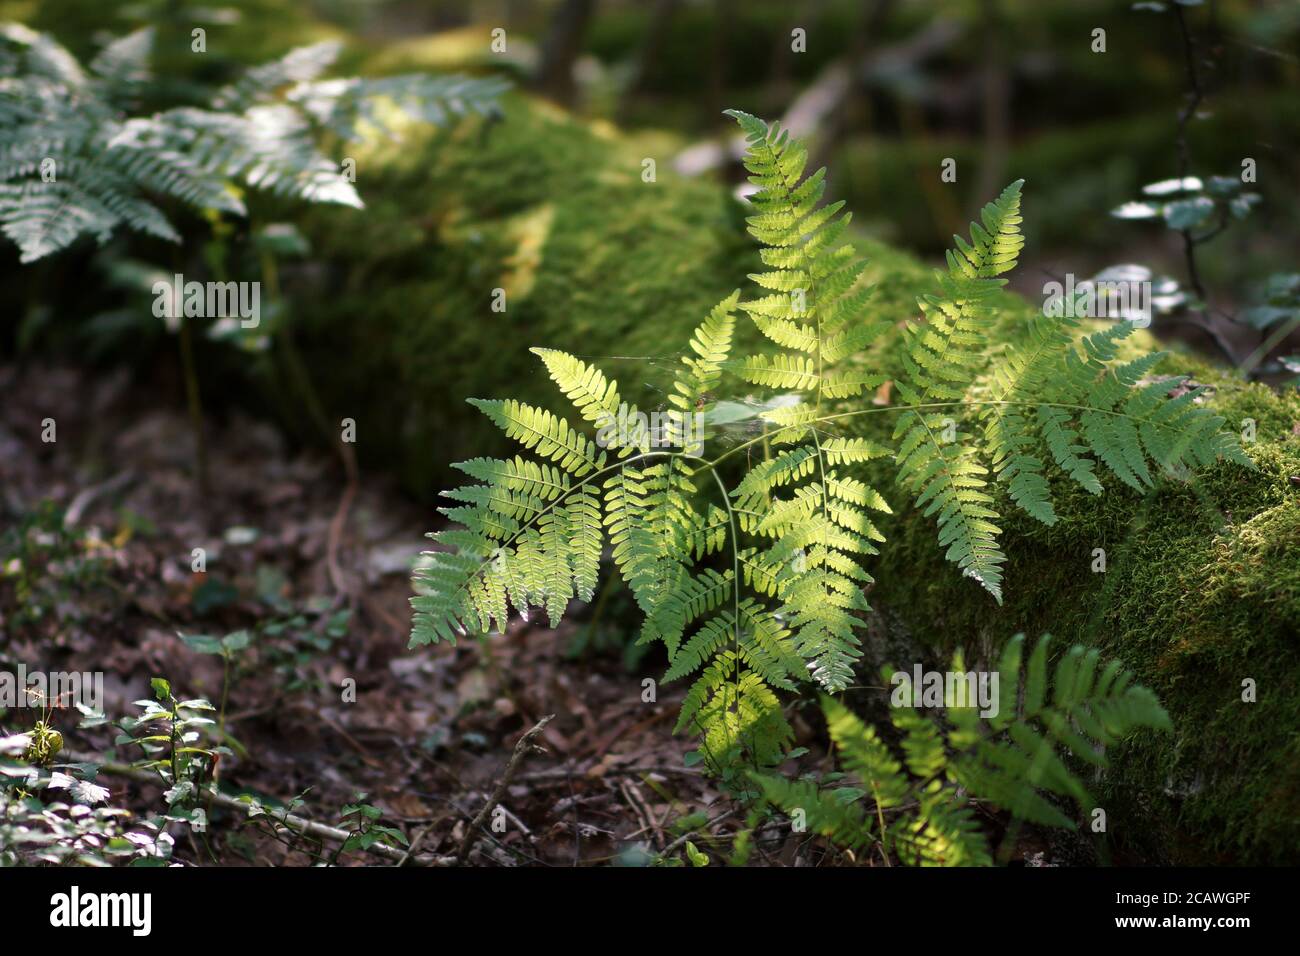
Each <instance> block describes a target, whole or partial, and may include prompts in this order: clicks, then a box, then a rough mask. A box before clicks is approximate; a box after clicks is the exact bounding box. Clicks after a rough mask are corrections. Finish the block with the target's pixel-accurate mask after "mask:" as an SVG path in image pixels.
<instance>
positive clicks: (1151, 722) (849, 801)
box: [755, 634, 1170, 866]
mask: <svg viewBox="0 0 1300 956" xmlns="http://www.w3.org/2000/svg"><path fill="white" fill-rule="evenodd" d="M1050 641H1051V638H1050V637H1047V636H1044V637H1043V638H1042V639H1041V640H1039V641H1038V643H1037V644H1036V645H1035V646H1034V649H1033V651H1032V653H1031V654H1030V655H1029V660H1028V662H1027V663H1026V665H1025V668H1024V682H1023V684H1022V683H1021V680H1020V677H1021V655H1022V654H1023V651H1024V635H1022V634H1017V635H1016V636H1015V637H1014V638H1012V639H1011V641H1009V642H1008V643H1007V645H1006V647H1005V648H1004V649H1003V652H1002V657H1001V660H1000V661H999V663H998V670H997V673H998V674H999V675H1000V677H1001V680H1000V682H999V686H998V696H999V706H998V707H997V709H996V711H995V712H994V713H992V714H991V715H990V716H989V717H988V718H985V717H983V716H981V714H980V713H979V712H978V710H977V708H975V707H973V706H970V701H969V700H962V699H959V698H958V695H957V693H954V692H953V687H951V686H950V687H949V688H948V691H947V692H946V695H945V700H944V708H945V709H944V714H945V716H946V718H947V720H946V722H945V721H944V720H941V719H940V718H939V717H938V716H937V715H926V714H923V713H921V712H919V711H917V710H913V709H912V708H910V707H906V706H903V707H899V706H895V707H893V708H891V710H890V721H891V723H892V724H893V728H894V731H895V734H896V736H897V737H898V738H899V740H900V741H901V745H900V749H901V751H902V759H901V760H900V759H899V758H898V757H897V756H895V754H894V752H893V751H892V750H891V749H890V747H889V746H888V745H887V744H886V743H885V742H884V741H883V740H882V739H881V738H880V735H879V734H878V733H877V732H876V730H875V728H874V727H871V726H870V725H868V724H864V723H863V722H862V721H861V720H860V719H859V718H858V717H856V716H855V715H854V714H853V713H851V712H850V711H849V710H848V709H847V708H846V707H844V705H843V704H841V703H839V702H838V701H836V700H833V699H831V698H829V697H826V698H824V699H823V701H822V709H823V710H824V712H825V715H826V724H827V728H828V730H829V732H830V737H831V740H832V741H833V743H834V745H835V750H836V753H837V755H838V757H839V763H840V765H841V766H842V767H843V768H844V770H845V771H847V772H848V773H849V774H851V775H852V776H853V777H854V778H856V783H857V784H858V786H837V787H835V788H821V787H818V786H817V785H816V784H814V783H813V782H812V781H810V780H807V779H800V780H795V781H792V780H787V779H785V778H784V777H779V776H775V775H772V774H761V773H760V774H755V778H756V780H757V781H758V783H759V785H760V786H761V787H762V790H763V796H764V797H765V798H766V799H767V800H768V801H769V802H770V803H772V804H774V805H775V806H777V807H779V808H780V809H781V810H783V811H785V812H786V813H787V814H791V815H795V814H798V815H799V822H800V824H801V825H802V826H804V827H806V828H807V829H808V830H810V831H811V832H814V833H820V834H821V835H823V836H825V837H828V838H829V839H830V841H831V842H832V843H834V844H836V845H837V846H840V847H842V848H844V849H845V850H847V851H849V852H853V853H857V852H861V851H863V850H864V849H868V848H877V849H878V850H879V852H881V853H883V854H885V855H886V859H888V857H889V856H890V855H891V854H892V855H896V856H897V857H898V858H899V859H901V860H902V861H903V862H905V863H910V864H915V865H921V866H945V865H946V866H978V865H987V864H989V863H991V862H992V858H991V855H990V853H989V849H988V845H987V843H986V841H985V839H984V836H983V835H982V834H981V832H980V830H979V828H978V826H977V824H976V820H975V815H974V813H973V812H972V810H971V808H970V806H969V803H968V800H967V797H974V798H976V799H980V800H984V801H986V802H988V803H991V804H993V805H994V806H997V807H1001V808H1002V809H1004V810H1006V811H1008V812H1009V813H1010V814H1011V816H1012V817H1013V818H1015V819H1017V820H1028V821H1030V822H1033V823H1038V824H1041V825H1044V826H1056V827H1073V826H1074V821H1073V820H1072V819H1071V818H1070V817H1069V816H1067V815H1066V814H1065V812H1064V811H1063V810H1062V809H1061V807H1060V806H1059V805H1058V801H1057V799H1056V798H1064V799H1065V800H1070V801H1074V803H1075V804H1076V806H1077V807H1078V810H1079V811H1080V812H1081V813H1083V814H1090V813H1091V812H1092V811H1094V810H1095V809H1096V800H1095V799H1094V798H1093V796H1092V794H1091V793H1089V792H1088V789H1087V787H1085V786H1084V784H1083V783H1082V781H1080V780H1079V778H1078V777H1077V776H1076V775H1075V774H1074V773H1073V772H1071V770H1070V769H1069V767H1067V765H1066V763H1065V761H1063V760H1062V759H1061V758H1060V757H1058V756H1057V751H1058V750H1064V749H1068V750H1069V751H1070V752H1071V753H1072V754H1073V756H1074V757H1075V758H1076V759H1078V760H1080V761H1083V762H1084V763H1086V764H1089V765H1091V766H1094V767H1105V766H1106V763H1107V761H1106V753H1105V748H1106V747H1107V746H1108V745H1111V744H1113V743H1115V742H1116V741H1118V740H1120V739H1121V738H1122V737H1123V736H1124V735H1126V734H1128V733H1130V732H1131V731H1133V730H1136V729H1138V728H1144V727H1145V728H1153V729H1157V730H1168V729H1169V728H1170V722H1169V715H1168V714H1166V713H1165V711H1164V709H1163V708H1162V707H1161V706H1160V704H1159V702H1157V700H1156V698H1155V695H1154V694H1152V693H1151V692H1150V691H1149V690H1147V689H1146V688H1145V687H1140V686H1138V685H1135V684H1133V683H1132V675H1131V674H1129V673H1128V671H1126V670H1125V669H1124V668H1123V667H1122V666H1121V665H1120V664H1118V663H1116V662H1111V663H1108V664H1106V665H1105V666H1102V665H1101V655H1100V652H1099V651H1097V649H1096V648H1092V649H1085V648H1083V647H1079V646H1077V645H1076V646H1074V647H1072V648H1070V649H1069V651H1067V652H1066V653H1065V654H1063V655H1062V656H1061V657H1060V659H1059V661H1058V663H1057V665H1056V668H1055V672H1054V674H1051V675H1049V673H1048V662H1047V659H1048V645H1049V643H1050ZM952 666H953V671H954V672H955V673H962V672H964V671H965V667H964V665H963V663H962V659H961V655H960V654H958V655H957V656H956V658H955V659H954V661H953V665H952ZM882 676H883V678H884V680H885V682H886V683H887V684H888V683H890V682H891V673H890V670H889V669H888V668H886V669H885V670H884V672H883V675H882ZM898 676H900V677H903V678H904V679H903V681H902V687H901V688H900V689H901V690H902V691H904V695H903V696H904V697H906V696H907V694H908V692H910V687H909V685H908V681H907V680H906V679H905V675H898ZM895 683H897V681H895ZM959 791H960V792H959ZM886 814H888V815H889V817H890V820H889V821H887V820H886V819H885V817H886Z"/></svg>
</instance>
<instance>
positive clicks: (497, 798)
mask: <svg viewBox="0 0 1300 956" xmlns="http://www.w3.org/2000/svg"><path fill="white" fill-rule="evenodd" d="M554 719H555V715H554V714H548V715H547V716H545V717H543V718H542V719H541V720H539V721H538V722H537V724H536V725H535V726H534V727H533V729H532V730H529V731H527V732H526V733H525V734H524V735H523V736H522V737H520V738H519V742H518V743H516V744H515V752H514V753H513V754H511V756H510V763H508V764H506V772H505V773H504V774H502V776H501V780H500V781H499V782H498V783H497V786H496V789H495V790H493V791H492V796H490V797H488V801H487V803H485V804H483V809H481V810H479V812H478V815H477V816H476V817H474V820H473V822H472V823H470V825H469V828H468V829H466V831H465V839H463V840H461V842H460V849H459V850H458V851H457V853H456V860H457V862H459V863H464V862H465V859H466V858H467V857H468V856H469V851H470V850H472V849H473V848H474V841H475V839H476V838H477V836H478V831H479V828H480V827H481V826H482V825H483V821H484V820H486V819H487V818H488V814H490V813H491V812H492V808H493V807H495V806H496V805H497V804H498V803H500V802H501V798H502V797H504V796H505V793H506V788H507V787H508V786H510V778H511V777H513V776H514V775H515V769H516V768H517V767H518V766H519V764H520V762H521V761H522V760H523V759H524V756H525V755H526V754H528V753H529V751H534V752H536V753H546V751H545V750H543V749H542V748H541V747H536V746H534V745H533V740H534V738H536V737H537V735H538V734H540V733H541V732H542V731H543V730H545V729H546V725H547V724H549V723H550V722H551V721H553V720H554Z"/></svg>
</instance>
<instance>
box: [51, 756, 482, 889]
mask: <svg viewBox="0 0 1300 956" xmlns="http://www.w3.org/2000/svg"><path fill="white" fill-rule="evenodd" d="M65 753H66V752H65ZM66 756H67V758H68V762H70V763H89V764H94V765H95V766H97V767H99V771H100V772H101V773H107V774H111V775H112V776H114V777H124V778H126V779H127V780H134V781H135V782H136V783H144V784H153V785H155V786H157V785H159V784H161V783H162V781H161V780H159V779H158V777H156V776H154V775H153V774H151V773H149V772H148V771H145V770H137V769H136V768H135V767H131V766H127V765H126V764H120V763H100V762H99V761H98V760H96V759H95V758H94V757H88V756H83V755H79V754H73V753H66ZM210 796H211V798H212V802H213V803H215V804H216V805H217V806H219V807H224V808H226V809H227V810H239V811H242V812H243V813H244V814H247V813H248V809H249V805H248V804H247V803H245V802H244V801H243V800H239V799H237V798H235V797H231V796H227V795H226V794H224V793H219V792H218V793H213V794H210ZM266 816H267V819H268V820H272V821H274V822H276V823H279V824H280V825H282V826H283V827H285V828H286V829H288V830H291V831H295V832H297V833H299V834H301V835H304V836H311V837H315V838H317V839H319V840H328V841H330V842H331V843H344V842H346V841H347V839H348V838H349V837H350V836H352V834H351V833H349V832H348V831H347V830H340V829H339V828H338V827H332V826H328V825H326V824H324V823H317V822H316V821H314V820H308V819H307V818H306V817H300V816H298V815H297V814H295V813H284V814H281V815H278V816H277V815H275V814H272V813H267V815H266ZM365 850H366V851H367V852H368V853H373V854H375V855H376V856H382V857H384V858H385V859H387V860H392V861H393V862H394V863H397V864H399V865H401V864H406V865H411V864H414V865H416V866H451V865H452V864H454V863H455V862H456V859H455V858H454V857H450V856H428V857H417V858H414V859H408V857H409V854H408V852H407V851H406V850H402V849H399V848H397V847H393V846H387V845H386V844H383V843H373V844H371V845H370V846H368V847H365ZM412 850H414V845H413V846H412Z"/></svg>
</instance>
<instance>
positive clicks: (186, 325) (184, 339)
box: [180, 310, 208, 500]
mask: <svg viewBox="0 0 1300 956" xmlns="http://www.w3.org/2000/svg"><path fill="white" fill-rule="evenodd" d="M183 311H184V310H182V312H183ZM180 349H181V370H182V372H183V374H184V376H185V401H186V404H187V405H188V406H189V413H190V429H191V431H192V432H193V433H194V467H195V469H196V471H197V480H198V486H199V491H200V493H201V497H202V498H203V499H204V500H207V497H208V444H207V441H206V440H205V439H204V437H203V398H202V396H201V395H200V394H199V376H198V372H197V371H196V370H195V365H194V326H193V323H192V322H191V320H190V319H189V318H188V317H187V316H185V315H184V314H182V315H181V334H180Z"/></svg>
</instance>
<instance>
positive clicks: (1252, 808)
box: [869, 336, 1300, 862]
mask: <svg viewBox="0 0 1300 956" xmlns="http://www.w3.org/2000/svg"><path fill="white" fill-rule="evenodd" d="M1143 338H1145V336H1143ZM1164 366H1165V367H1164V368H1162V369H1161V370H1160V371H1161V372H1163V373H1172V372H1182V373H1188V374H1191V375H1192V376H1193V377H1194V378H1195V379H1196V380H1198V381H1200V382H1204V383H1208V384H1212V385H1214V386H1215V387H1216V393H1215V395H1214V396H1213V398H1212V399H1210V404H1211V405H1212V406H1213V407H1215V408H1216V410H1217V411H1218V412H1219V413H1220V414H1222V415H1224V416H1225V418H1226V419H1227V422H1228V424H1227V426H1225V427H1229V428H1238V427H1240V423H1241V422H1242V420H1244V419H1247V418H1251V419H1254V420H1255V423H1256V434H1257V441H1256V442H1255V443H1254V444H1252V445H1249V446H1248V448H1249V450H1250V453H1251V455H1252V457H1253V458H1254V460H1255V461H1256V463H1257V466H1258V468H1257V470H1255V471H1249V470H1246V469H1243V468H1240V467H1237V466H1234V465H1229V464H1221V465H1218V466H1215V467H1213V468H1211V469H1209V470H1207V471H1206V472H1204V473H1202V474H1200V475H1198V476H1196V477H1195V478H1194V479H1193V480H1192V481H1190V482H1188V483H1181V482H1173V481H1166V482H1163V483H1162V484H1161V485H1160V487H1158V488H1157V489H1155V490H1153V491H1151V492H1150V493H1148V494H1147V495H1146V496H1144V497H1140V496H1138V495H1136V494H1135V493H1133V492H1131V491H1130V490H1129V489H1127V488H1126V487H1124V486H1123V485H1120V484H1119V483H1118V482H1115V481H1112V480H1107V481H1106V482H1105V485H1106V488H1105V493H1104V494H1103V495H1102V496H1100V497H1093V496H1091V495H1089V494H1087V493H1086V492H1083V491H1082V490H1080V489H1078V488H1077V487H1076V486H1074V485H1072V484H1062V483H1059V482H1058V483H1057V484H1056V486H1055V487H1054V494H1055V497H1056V503H1057V511H1058V514H1060V516H1061V520H1060V522H1058V523H1057V524H1056V525H1054V526H1052V527H1046V526H1044V525H1041V524H1039V523H1037V522H1035V521H1033V520H1032V519H1030V518H1028V517H1027V516H1025V515H1023V514H1021V513H1020V512H1018V511H1015V510H1014V509H1013V508H1012V507H1011V506H1010V505H1009V503H1007V502H1003V507H1002V509H1001V510H1002V512H1003V514H1004V517H1005V520H1004V521H1003V522H1002V524H1003V527H1004V529H1005V537H1004V543H1005V549H1006V551H1007V552H1008V554H1009V556H1010V560H1009V561H1008V563H1007V566H1006V580H1005V590H1006V600H1005V604H1004V605H1003V606H1001V607H999V606H998V605H996V604H995V603H994V602H993V601H992V600H991V599H989V598H988V597H987V595H985V594H984V593H983V592H982V591H981V590H980V589H979V588H978V587H977V586H976V585H974V584H973V583H972V582H970V581H968V580H966V579H963V578H962V577H961V576H960V575H959V574H958V573H957V571H956V569H955V568H954V567H953V566H952V565H950V564H948V563H946V562H945V561H944V560H943V557H942V553H941V550H940V549H939V547H938V545H937V543H936V541H935V529H934V526H933V524H932V522H930V521H929V520H926V519H924V518H921V517H919V516H918V515H917V514H916V512H915V511H913V510H912V509H910V507H909V506H908V502H907V501H906V500H905V499H904V497H903V496H902V495H899V494H898V493H897V491H896V490H895V492H894V494H893V496H892V498H891V503H893V504H894V505H895V509H896V512H897V514H896V516H895V517H894V518H892V519H890V520H889V521H888V522H887V523H886V524H885V525H884V526H883V527H882V530H884V531H885V533H886V534H887V535H888V537H889V544H887V545H886V546H885V551H884V555H883V556H882V558H881V561H882V562H883V565H882V571H883V570H884V569H885V568H888V569H893V570H892V572H891V573H882V574H880V575H878V577H879V579H880V581H879V584H878V585H877V586H876V588H875V590H874V592H873V594H872V601H873V604H876V605H877V606H879V607H884V608H888V609H890V610H891V611H895V612H897V613H898V614H899V615H900V616H901V617H902V618H903V619H904V620H905V621H906V622H907V624H908V625H909V626H910V627H911V628H912V630H913V631H914V634H915V635H916V636H918V637H920V638H921V639H922V640H923V641H925V642H927V643H929V644H930V645H931V646H933V647H935V648H936V649H937V650H938V649H941V650H942V651H944V652H945V653H946V652H947V651H949V650H951V649H952V648H953V647H956V646H965V647H966V648H968V649H971V648H975V649H979V650H984V651H987V650H988V649H989V648H992V647H995V646H998V645H999V644H1000V643H1001V642H1002V641H1003V640H1005V639H1006V638H1007V637H1009V636H1010V635H1012V634H1014V633H1017V632H1021V631H1023V632H1025V633H1028V634H1037V633H1043V632H1050V633H1052V634H1054V635H1057V636H1058V637H1059V638H1061V639H1062V640H1061V642H1060V644H1061V645H1065V644H1066V643H1067V642H1074V641H1081V642H1083V643H1086V644H1090V645H1095V646H1098V647H1101V648H1103V649H1104V651H1105V652H1106V653H1107V654H1109V655H1113V656H1116V657H1118V658H1121V659H1122V660H1124V661H1125V662H1126V663H1127V664H1128V666H1129V667H1130V668H1132V669H1133V670H1134V671H1135V673H1136V675H1137V677H1138V679H1139V680H1140V681H1142V682H1144V683H1146V684H1147V685H1148V686H1150V687H1152V688H1153V689H1154V690H1155V691H1156V693H1157V694H1158V695H1159V696H1160V698H1161V700H1162V702H1163V703H1164V705H1165V707H1166V708H1167V709H1168V710H1169V713H1170V715H1171V717H1172V718H1173V722H1174V726H1175V732H1174V734H1173V736H1172V738H1171V737H1169V736H1168V735H1154V734H1144V735H1141V736H1139V737H1138V738H1136V739H1134V740H1132V741H1129V742H1126V743H1125V744H1124V745H1123V746H1121V747H1119V748H1117V749H1116V751H1115V752H1114V753H1112V754H1111V764H1112V766H1111V770H1110V771H1109V772H1108V773H1107V775H1106V776H1105V778H1104V781H1103V782H1102V785H1101V786H1100V787H1099V791H1100V792H1101V793H1102V794H1103V797H1102V801H1103V802H1102V805H1103V806H1104V807H1105V808H1106V809H1107V812H1108V816H1109V818H1110V821H1111V823H1110V833H1111V835H1112V837H1113V838H1114V840H1115V841H1116V843H1117V845H1119V846H1120V847H1123V848H1127V849H1128V850H1129V851H1131V852H1136V853H1138V854H1140V855H1142V856H1144V857H1146V858H1152V857H1155V858H1167V859H1172V860H1175V861H1178V862H1224V861H1243V862H1244V861H1250V862H1283V861H1288V862H1296V861H1297V860H1300V820H1298V819H1297V816H1296V814H1295V812H1294V806H1295V802H1296V799H1297V797H1300V762H1298V761H1297V757H1300V655H1298V654H1297V653H1296V646H1295V640H1296V635H1297V634H1300V490H1298V489H1297V488H1296V487H1295V486H1294V485H1293V484H1291V482H1290V480H1289V479H1290V476H1292V475H1296V474H1300V438H1298V437H1297V436H1296V435H1295V434H1294V431H1293V429H1294V428H1295V427H1296V423H1297V422H1300V396H1298V395H1297V393H1296V392H1294V391H1291V392H1290V393H1287V394H1283V395H1279V394H1277V393H1275V392H1274V391H1272V390H1270V389H1269V388H1267V387H1265V386H1262V385H1254V384H1246V383H1244V382H1242V381H1241V380H1240V379H1238V378H1236V377H1234V376H1231V375H1225V374H1223V373H1219V372H1215V371H1214V370H1213V369H1211V368H1209V367H1208V366H1206V365H1205V364H1204V363H1203V362H1200V361H1199V360H1196V359H1193V358H1190V357H1187V356H1183V355H1175V356H1173V357H1171V358H1170V359H1167V360H1166V362H1165V363H1164ZM887 417H888V416H880V418H882V419H883V418H887ZM869 427H870V428H872V429H875V430H877V431H879V430H881V429H883V428H884V427H885V426H884V425H883V423H881V422H875V423H872V424H871V425H870V426H869ZM880 477H881V482H882V485H883V484H884V483H885V481H886V480H887V476H886V475H884V474H882V475H881V476H880ZM1096 548H1102V549H1104V550H1105V552H1106V569H1105V572H1104V573H1095V572H1094V571H1093V563H1094V549H1096ZM1246 678H1252V679H1253V680H1254V681H1255V682H1256V684H1257V686H1258V700H1257V702H1255V703H1245V702H1243V701H1242V686H1243V685H1242V681H1243V680H1244V679H1246Z"/></svg>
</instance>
